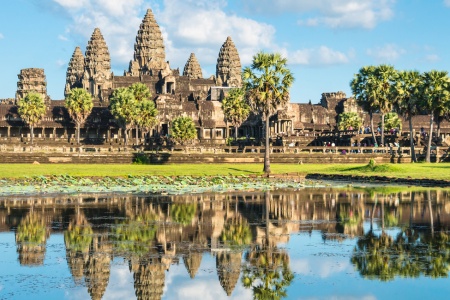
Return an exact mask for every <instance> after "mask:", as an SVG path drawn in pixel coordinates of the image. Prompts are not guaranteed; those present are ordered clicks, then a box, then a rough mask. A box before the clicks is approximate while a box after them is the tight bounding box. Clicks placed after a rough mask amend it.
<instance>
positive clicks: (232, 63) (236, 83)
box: [216, 37, 242, 87]
mask: <svg viewBox="0 0 450 300" xmlns="http://www.w3.org/2000/svg"><path fill="white" fill-rule="evenodd" d="M216 78H217V85H218V86H227V87H240V86H241V84H242V79H241V59H240V58H239V54H238V52H237V49H236V46H235V45H234V43H233V41H232V40H231V37H227V40H226V41H225V43H223V45H222V47H221V48H220V51H219V58H217V65H216Z"/></svg>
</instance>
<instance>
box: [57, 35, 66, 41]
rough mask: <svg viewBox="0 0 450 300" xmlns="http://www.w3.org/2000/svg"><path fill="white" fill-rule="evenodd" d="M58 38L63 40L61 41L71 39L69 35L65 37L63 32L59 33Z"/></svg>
mask: <svg viewBox="0 0 450 300" xmlns="http://www.w3.org/2000/svg"><path fill="white" fill-rule="evenodd" d="M58 39H59V40H61V41H65V42H66V41H68V40H69V39H68V38H67V37H65V36H64V35H62V34H60V35H58Z"/></svg>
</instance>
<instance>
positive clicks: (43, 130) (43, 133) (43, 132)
mask: <svg viewBox="0 0 450 300" xmlns="http://www.w3.org/2000/svg"><path fill="white" fill-rule="evenodd" d="M41 134H42V138H43V139H44V140H45V126H42V133H41Z"/></svg>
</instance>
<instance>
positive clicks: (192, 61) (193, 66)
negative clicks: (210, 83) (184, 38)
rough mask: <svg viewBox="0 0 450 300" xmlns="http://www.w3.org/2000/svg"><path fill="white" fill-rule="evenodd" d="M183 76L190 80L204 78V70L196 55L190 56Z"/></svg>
mask: <svg viewBox="0 0 450 300" xmlns="http://www.w3.org/2000/svg"><path fill="white" fill-rule="evenodd" d="M183 76H187V77H189V78H190V79H199V78H203V74H202V68H201V67H200V64H199V62H198V60H197V58H196V57H195V54H194V53H191V56H189V59H188V61H187V62H186V65H185V66H184V70H183Z"/></svg>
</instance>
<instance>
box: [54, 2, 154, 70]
mask: <svg viewBox="0 0 450 300" xmlns="http://www.w3.org/2000/svg"><path fill="white" fill-rule="evenodd" d="M53 1H54V2H56V3H57V4H58V5H60V6H61V7H62V8H63V9H64V10H65V11H66V12H67V13H68V14H69V16H70V17H71V18H72V23H71V25H69V27H68V28H66V30H65V33H64V35H60V36H59V38H60V39H61V38H62V39H63V38H65V37H66V38H70V37H75V38H74V39H75V40H79V38H78V36H81V37H83V38H84V39H85V44H84V45H79V46H80V47H81V49H83V50H84V47H85V46H86V45H87V42H88V41H89V39H90V37H91V35H92V33H93V32H94V29H95V28H96V27H98V28H100V31H101V32H102V34H103V37H104V39H105V41H106V44H107V45H108V49H109V52H110V54H111V60H112V63H113V64H123V65H124V66H125V65H126V64H127V63H128V62H129V61H130V60H131V59H132V57H133V46H134V39H135V37H136V33H137V31H138V29H139V24H140V22H141V21H142V19H143V17H144V14H145V8H146V6H145V4H144V1H143V0H127V1H123V0H82V1H79V0H53Z"/></svg>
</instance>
